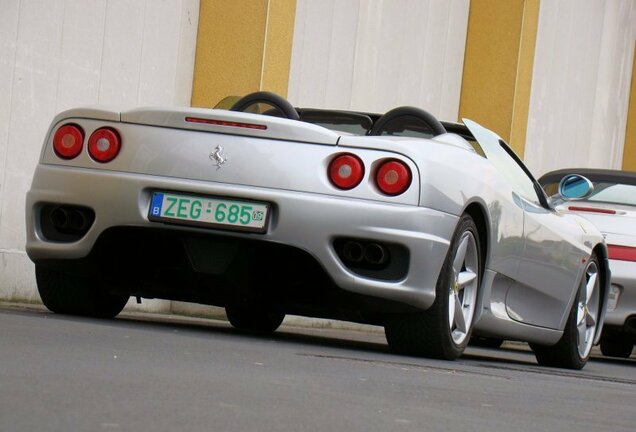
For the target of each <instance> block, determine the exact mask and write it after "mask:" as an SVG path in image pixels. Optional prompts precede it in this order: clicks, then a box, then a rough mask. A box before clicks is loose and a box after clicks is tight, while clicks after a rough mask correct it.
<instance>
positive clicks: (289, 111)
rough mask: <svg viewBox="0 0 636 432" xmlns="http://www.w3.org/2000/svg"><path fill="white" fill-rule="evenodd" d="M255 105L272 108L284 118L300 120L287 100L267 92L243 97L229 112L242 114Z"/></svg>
mask: <svg viewBox="0 0 636 432" xmlns="http://www.w3.org/2000/svg"><path fill="white" fill-rule="evenodd" d="M257 103H263V104H266V105H269V106H271V107H274V108H275V109H276V110H278V111H280V113H281V114H282V116H283V117H285V118H288V119H291V120H300V116H299V115H298V111H296V108H294V106H293V105H292V104H291V103H289V101H288V100H287V99H285V98H283V97H281V96H279V95H277V94H276V93H272V92H267V91H260V92H254V93H250V94H248V95H245V96H243V97H242V98H241V99H239V100H238V101H237V102H236V103H235V104H234V105H233V106H232V108H230V110H231V111H239V112H244V111H245V110H246V109H247V108H249V107H250V106H252V105H254V104H257Z"/></svg>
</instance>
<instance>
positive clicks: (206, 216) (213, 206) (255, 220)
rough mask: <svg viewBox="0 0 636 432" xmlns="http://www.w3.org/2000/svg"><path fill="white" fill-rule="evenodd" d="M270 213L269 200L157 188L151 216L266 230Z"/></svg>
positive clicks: (204, 224) (151, 203)
mask: <svg viewBox="0 0 636 432" xmlns="http://www.w3.org/2000/svg"><path fill="white" fill-rule="evenodd" d="M268 215H269V204H266V203H260V202H253V201H237V200H231V199H224V198H216V197H202V196H196V195H186V194H175V193H167V192H154V193H153V194H152V200H151V202H150V210H149V212H148V219H150V220H152V221H160V222H174V223H181V224H186V225H193V226H211V227H215V228H224V229H231V230H237V231H252V232H261V233H262V232H265V230H266V223H267V218H268Z"/></svg>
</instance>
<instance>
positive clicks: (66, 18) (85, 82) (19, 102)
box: [0, 0, 199, 307]
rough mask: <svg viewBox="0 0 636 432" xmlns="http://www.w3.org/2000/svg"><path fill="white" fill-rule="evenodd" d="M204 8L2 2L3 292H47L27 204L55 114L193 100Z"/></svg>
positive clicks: (14, 295) (57, 0)
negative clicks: (29, 232)
mask: <svg viewBox="0 0 636 432" xmlns="http://www.w3.org/2000/svg"><path fill="white" fill-rule="evenodd" d="M198 13H199V2H198V0H170V1H166V0H135V1H129V0H1V1H0V299H14V300H17V299H20V300H34V301H35V300H37V299H38V296H37V293H36V291H35V283H34V276H33V265H32V264H31V262H30V261H29V260H28V258H27V256H26V255H25V253H24V244H25V227H24V201H25V194H26V192H27V190H28V189H29V186H30V183H31V178H32V175H33V170H34V168H35V166H36V164H37V161H38V157H39V154H40V150H41V146H42V142H43V140H44V134H45V133H46V130H47V127H48V125H49V122H50V121H51V119H52V118H53V116H54V115H55V114H56V113H57V112H59V111H62V110H65V109H67V108H70V107H74V106H80V105H94V104H106V105H108V104H115V105H117V106H131V107H133V106H139V105H181V106H183V105H190V97H191V88H192V70H193V65H194V52H195V45H196V34H197V26H198ZM158 307H161V306H160V305H159V306H158Z"/></svg>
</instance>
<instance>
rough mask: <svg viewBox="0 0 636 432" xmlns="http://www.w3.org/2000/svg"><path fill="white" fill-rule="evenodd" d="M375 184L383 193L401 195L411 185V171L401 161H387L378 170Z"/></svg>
mask: <svg viewBox="0 0 636 432" xmlns="http://www.w3.org/2000/svg"><path fill="white" fill-rule="evenodd" d="M375 182H376V184H377V186H378V188H379V189H380V190H381V191H382V192H383V193H385V194H387V195H399V194H401V193H404V191H406V190H407V189H408V187H409V186H410V185H411V169H410V168H409V167H408V165H406V164H405V163H404V162H402V161H399V160H395V159H392V160H389V161H386V162H384V163H382V165H380V167H379V168H378V171H377V173H376V175H375Z"/></svg>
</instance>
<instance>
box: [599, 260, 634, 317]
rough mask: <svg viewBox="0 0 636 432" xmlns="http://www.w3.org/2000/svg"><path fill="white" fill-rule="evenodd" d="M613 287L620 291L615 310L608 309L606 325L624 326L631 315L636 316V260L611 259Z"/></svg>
mask: <svg viewBox="0 0 636 432" xmlns="http://www.w3.org/2000/svg"><path fill="white" fill-rule="evenodd" d="M609 263H610V269H611V270H612V288H613V290H615V292H618V300H617V302H616V307H615V308H614V309H613V310H608V311H607V315H606V318H605V325H606V326H608V327H610V326H611V327H614V328H616V327H623V326H624V325H625V323H626V321H627V320H628V318H630V317H634V316H636V262H631V261H618V260H610V261H609Z"/></svg>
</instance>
